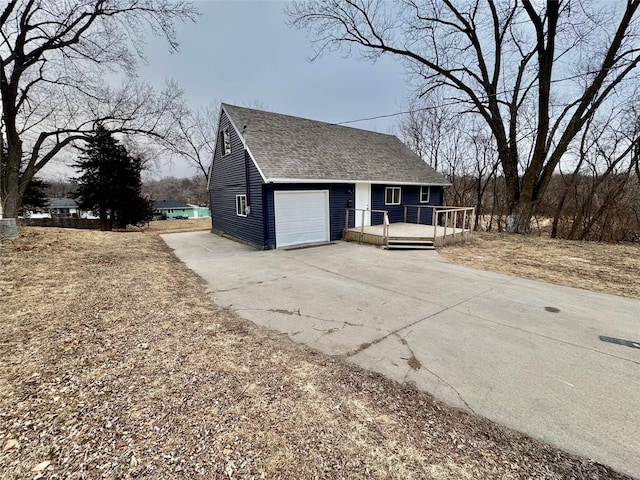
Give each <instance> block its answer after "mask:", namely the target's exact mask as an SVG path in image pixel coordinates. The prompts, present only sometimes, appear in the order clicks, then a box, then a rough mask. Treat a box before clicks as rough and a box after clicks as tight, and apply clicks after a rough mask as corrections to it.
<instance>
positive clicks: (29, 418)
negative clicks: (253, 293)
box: [0, 220, 627, 479]
mask: <svg viewBox="0 0 640 480" xmlns="http://www.w3.org/2000/svg"><path fill="white" fill-rule="evenodd" d="M186 222H188V221H187V220H181V221H165V222H158V223H162V224H165V225H166V226H164V227H159V226H158V225H154V231H157V230H163V229H166V228H169V224H171V226H173V225H174V224H175V225H176V228H179V229H183V228H196V227H195V226H189V225H188V224H187V223H186ZM178 225H180V227H178ZM204 228H208V226H205V227H204ZM484 241H487V242H488V240H484ZM571 255H574V254H571ZM0 261H1V264H0V312H1V315H0V325H1V328H0V361H1V362H2V369H0V477H1V478H3V479H14V478H15V479H18V478H20V479H23V478H48V479H63V478H64V479H81V478H82V479H84V478H91V479H93V478H118V479H120V478H145V479H147V478H150V479H161V478H167V479H169V478H171V479H173V478H185V479H192V478H206V479H212V478H225V479H235V478H238V479H239V478H256V479H257V478H268V479H274V478H275V479H277V478H282V479H292V478H298V479H315V478H326V479H340V478H345V479H357V478H367V479H372V478H373V479H375V478H380V479H388V478H394V479H460V478H462V479H464V478H468V479H470V478H474V479H491V478H500V479H525V478H526V479H533V478H535V479H565V478H573V479H587V478H588V479H598V478H603V479H614V478H616V479H622V478H627V477H624V476H622V475H619V474H617V473H615V472H612V471H610V470H609V469H607V468H606V467H603V466H601V465H598V464H594V463H592V462H590V461H588V460H586V459H581V458H577V457H573V456H571V455H568V454H566V453H563V452H561V451H558V450H556V449H554V448H552V447H549V446H547V445H544V444H542V443H540V442H537V441H535V440H531V439H529V438H528V437H526V436H524V435H521V434H519V433H516V432H513V431H510V430H508V429H505V428H502V427H500V426H497V425H495V424H493V423H491V422H489V421H486V420H484V419H482V418H478V417H474V416H472V415H468V414H466V413H464V412H461V411H459V410H456V409H453V408H450V407H447V406H445V405H443V404H442V403H439V402H437V401H435V400H433V399H432V398H431V397H430V396H429V395H428V394H425V393H421V392H418V391H416V390H415V389H413V388H412V387H411V386H410V385H399V384H396V383H394V382H392V381H389V380H386V379H384V378H382V377H380V376H379V375H377V374H374V373H369V372H366V371H362V370H359V369H357V368H355V367H353V366H351V365H348V364H346V363H344V362H342V361H341V360H340V359H334V358H329V357H327V356H325V355H322V354H319V353H317V352H315V351H313V350H311V349H309V348H307V347H305V346H302V345H298V344H294V343H292V342H291V341H289V340H288V338H287V337H286V336H284V335H280V334H277V333H274V332H271V331H267V330H265V329H263V328H260V327H257V326H255V325H253V324H251V323H248V322H246V321H244V320H242V319H240V318H239V317H237V316H236V315H235V314H233V313H231V312H230V311H228V310H225V309H222V308H219V307H217V306H216V305H214V304H213V303H212V301H211V300H210V298H209V297H208V296H207V294H206V293H205V291H204V288H203V286H202V285H201V284H200V283H199V281H198V278H196V277H195V275H193V274H192V273H191V272H190V271H188V270H187V269H186V268H185V267H184V265H183V264H181V263H180V262H178V261H177V260H176V258H175V257H174V256H173V255H172V253H171V252H170V251H169V249H168V248H167V247H166V246H165V245H164V243H163V242H162V241H161V239H160V238H159V237H158V235H157V234H156V233H154V232H153V231H152V232H149V231H146V232H123V233H116V232H113V233H107V232H96V231H80V230H59V229H43V228H23V229H21V231H20V238H19V239H18V240H16V241H12V242H4V243H0Z"/></svg>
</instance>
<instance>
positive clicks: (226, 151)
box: [221, 127, 231, 157]
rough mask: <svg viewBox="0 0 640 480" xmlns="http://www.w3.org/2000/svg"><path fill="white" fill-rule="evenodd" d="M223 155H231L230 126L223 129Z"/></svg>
mask: <svg viewBox="0 0 640 480" xmlns="http://www.w3.org/2000/svg"><path fill="white" fill-rule="evenodd" d="M221 137H222V156H223V157H226V156H227V155H231V133H230V131H229V127H225V128H223V129H222V135H221Z"/></svg>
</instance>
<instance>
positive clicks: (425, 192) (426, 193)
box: [420, 185, 431, 203]
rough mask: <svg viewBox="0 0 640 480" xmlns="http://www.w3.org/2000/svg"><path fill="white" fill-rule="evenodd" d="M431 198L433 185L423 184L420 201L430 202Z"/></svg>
mask: <svg viewBox="0 0 640 480" xmlns="http://www.w3.org/2000/svg"><path fill="white" fill-rule="evenodd" d="M430 198H431V187H426V186H424V185H423V186H422V187H420V203H429V199H430Z"/></svg>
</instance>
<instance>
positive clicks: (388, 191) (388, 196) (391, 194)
mask: <svg viewBox="0 0 640 480" xmlns="http://www.w3.org/2000/svg"><path fill="white" fill-rule="evenodd" d="M400 198H401V197H400V187H387V188H385V190H384V204H385V205H400Z"/></svg>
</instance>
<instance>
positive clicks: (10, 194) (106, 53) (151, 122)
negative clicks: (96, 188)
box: [0, 0, 197, 217]
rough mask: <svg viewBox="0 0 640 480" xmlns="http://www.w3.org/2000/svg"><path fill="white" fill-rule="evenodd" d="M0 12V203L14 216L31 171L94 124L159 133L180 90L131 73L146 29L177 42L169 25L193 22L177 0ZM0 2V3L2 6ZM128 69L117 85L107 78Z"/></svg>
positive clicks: (10, 5) (31, 0)
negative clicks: (2, 152) (1, 150)
mask: <svg viewBox="0 0 640 480" xmlns="http://www.w3.org/2000/svg"><path fill="white" fill-rule="evenodd" d="M4 3H5V5H4V7H3V10H1V11H0V32H1V35H2V36H1V38H0V95H1V96H2V130H3V132H2V133H3V135H4V136H5V139H6V157H7V158H6V168H5V169H4V171H3V172H1V178H0V187H1V188H0V190H1V196H0V205H2V206H3V207H4V213H5V215H6V216H9V217H11V216H15V215H16V213H17V211H18V208H19V206H20V201H21V198H22V195H23V193H24V190H25V188H26V186H27V185H28V183H29V181H30V180H31V178H33V176H34V175H35V174H36V173H37V172H38V171H39V170H41V169H42V168H43V167H44V166H45V165H46V164H47V163H48V162H49V161H50V160H51V159H53V158H54V157H55V156H56V155H58V154H59V153H60V152H61V150H63V149H64V148H65V147H66V146H68V145H70V144H73V143H74V142H76V141H79V140H83V139H86V138H87V135H89V134H91V133H92V132H93V130H94V126H95V125H97V124H98V123H102V124H103V125H105V126H107V127H108V128H109V129H110V130H112V131H114V132H123V133H131V134H147V135H154V136H163V135H164V134H165V133H166V132H168V131H169V126H170V125H169V122H170V120H171V119H170V117H169V116H168V115H167V114H168V112H169V111H170V110H171V109H172V108H174V107H175V106H176V105H178V104H179V103H180V92H177V91H175V89H172V88H167V89H166V90H165V91H164V92H160V93H158V92H156V91H154V90H153V89H152V88H151V87H150V86H149V85H145V84H140V83H138V82H136V81H135V80H134V75H133V74H134V73H135V68H136V59H137V57H139V56H141V54H142V47H143V46H144V43H145V35H146V34H147V33H152V34H155V35H160V36H162V37H164V38H165V39H166V40H167V42H168V44H169V48H170V49H171V50H176V49H177V47H178V44H177V42H176V34H175V29H174V25H175V23H176V22H178V21H192V20H195V18H196V16H197V11H196V10H195V8H194V7H193V6H192V5H191V4H189V3H187V2H184V1H182V0H180V1H176V2H172V1H169V0H10V1H8V2H4ZM0 8H1V7H0ZM119 72H124V73H126V74H128V76H129V77H128V78H129V79H128V80H127V81H125V82H124V83H123V84H122V85H121V86H120V87H117V88H114V87H111V86H110V85H109V84H108V83H107V82H106V81H105V78H107V77H109V76H111V77H113V76H114V75H116V74H117V73H119Z"/></svg>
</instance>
